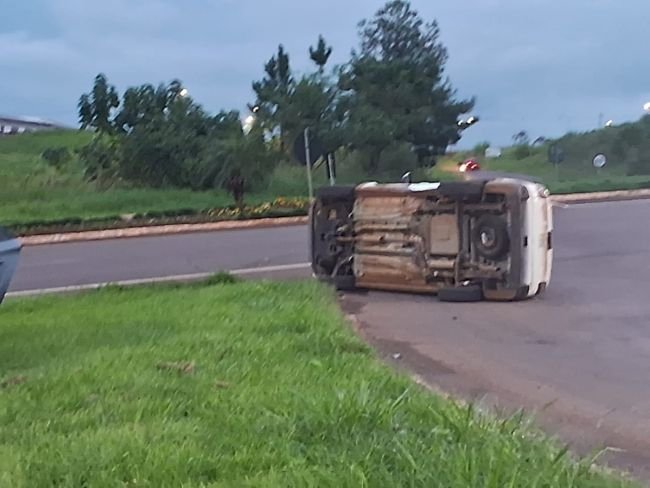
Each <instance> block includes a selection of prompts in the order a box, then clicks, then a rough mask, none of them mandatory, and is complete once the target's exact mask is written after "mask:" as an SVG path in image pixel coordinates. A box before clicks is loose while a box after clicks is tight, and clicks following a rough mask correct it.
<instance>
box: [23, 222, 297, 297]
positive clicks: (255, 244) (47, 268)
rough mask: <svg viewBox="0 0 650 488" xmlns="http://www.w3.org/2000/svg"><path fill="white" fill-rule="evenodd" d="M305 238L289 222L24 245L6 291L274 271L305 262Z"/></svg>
mask: <svg viewBox="0 0 650 488" xmlns="http://www.w3.org/2000/svg"><path fill="white" fill-rule="evenodd" d="M307 238H308V236H307V229H306V228H305V227H303V226H295V227H285V228H271V229H258V230H255V229H251V230H241V231H219V232H212V233H205V234H183V235H173V236H163V237H143V238H129V239H119V240H107V241H91V242H76V243H68V244H54V245H48V246H35V247H25V248H23V250H22V253H21V260H20V263H19V266H18V270H17V271H16V276H15V277H14V280H13V281H12V283H11V288H10V291H13V292H16V291H27V290H36V289H47V288H59V287H66V286H79V285H88V284H94V283H108V282H116V281H123V280H139V279H147V278H159V277H166V276H176V275H190V274H195V273H210V272H217V271H223V270H235V269H245V270H253V269H255V268H266V267H269V266H272V267H275V270H274V272H273V274H276V273H278V272H280V271H279V270H281V268H282V267H283V266H284V265H292V264H296V263H307V255H308V249H307V245H306V242H307ZM302 274H303V275H305V276H309V273H308V269H307V267H306V266H305V268H304V271H303V273H302Z"/></svg>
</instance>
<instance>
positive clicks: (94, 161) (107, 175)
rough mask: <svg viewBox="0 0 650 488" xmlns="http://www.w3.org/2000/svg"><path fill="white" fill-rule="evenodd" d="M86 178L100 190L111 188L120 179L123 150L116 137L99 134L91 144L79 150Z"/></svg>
mask: <svg viewBox="0 0 650 488" xmlns="http://www.w3.org/2000/svg"><path fill="white" fill-rule="evenodd" d="M79 160H80V161H81V163H82V165H83V167H84V177H85V178H86V179H87V180H88V181H91V182H94V183H96V184H97V185H98V186H99V187H100V188H104V187H107V186H111V185H112V184H113V183H115V181H116V180H117V179H118V178H119V168H120V161H121V160H122V150H121V144H120V140H119V138H118V137H116V136H109V135H106V134H97V135H96V136H95V137H94V138H93V140H92V141H91V143H90V144H88V145H86V146H83V147H82V148H81V149H79Z"/></svg>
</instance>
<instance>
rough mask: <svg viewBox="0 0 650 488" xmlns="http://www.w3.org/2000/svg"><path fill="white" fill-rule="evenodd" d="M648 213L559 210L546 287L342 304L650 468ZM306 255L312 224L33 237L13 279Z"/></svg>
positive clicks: (394, 349)
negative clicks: (469, 298)
mask: <svg viewBox="0 0 650 488" xmlns="http://www.w3.org/2000/svg"><path fill="white" fill-rule="evenodd" d="M648 222H650V201H648V200H645V201H629V202H619V203H601V204H584V205H576V206H570V207H566V208H558V209H556V212H555V227H556V230H555V233H554V240H555V243H554V244H555V261H554V272H553V278H552V281H551V284H550V287H549V289H548V290H547V293H546V295H545V296H544V297H543V298H540V299H535V300H532V301H527V302H519V303H478V304H448V303H446V304H445V303H440V302H438V301H437V300H436V299H435V298H433V297H429V296H413V295H406V294H390V293H354V294H349V295H347V296H345V297H344V298H343V305H344V309H345V310H346V311H347V312H348V313H349V314H351V315H353V316H354V317H356V320H357V321H358V323H359V324H360V327H361V328H362V331H363V333H364V334H365V335H366V337H367V338H368V340H369V341H370V342H371V343H373V344H375V345H377V346H378V348H379V350H380V351H382V352H383V353H384V354H385V355H386V357H387V358H393V357H394V356H393V355H395V354H398V355H399V356H395V357H399V360H396V361H395V362H397V363H398V364H401V365H404V366H408V367H409V368H410V369H412V370H415V371H416V372H417V373H418V374H419V375H420V376H421V377H422V378H423V379H424V380H425V381H427V382H428V383H430V384H431V385H436V386H439V387H442V388H443V389H444V390H446V391H450V392H453V393H456V394H459V395H461V396H464V397H467V398H472V399H475V400H478V401H481V402H482V403H483V404H485V405H489V406H494V405H497V406H500V407H505V408H516V407H520V406H523V407H525V408H527V409H529V410H531V409H532V410H540V419H541V422H542V423H543V424H544V425H545V426H546V427H547V428H548V429H550V430H551V431H553V432H556V433H558V434H560V435H562V436H563V437H564V438H565V439H568V440H570V441H572V442H573V443H574V445H575V447H576V448H578V449H586V448H593V447H602V446H609V447H615V448H620V449H624V450H625V452H611V453H610V459H612V460H613V461H615V462H616V463H617V465H619V466H625V467H628V468H630V469H632V470H634V471H635V473H637V474H640V475H642V476H648V477H650V473H649V472H648V471H646V472H643V467H644V466H650V387H649V386H648V378H649V377H650V297H649V296H648V295H649V294H648V291H649V290H650V286H649V285H648V284H647V283H648V276H650V225H648ZM306 261H307V234H306V229H305V228H304V227H289V228H282V229H264V230H247V231H235V232H217V233H211V234H190V235H183V236H172V237H169V236H167V237H151V238H138V239H126V240H121V241H119V240H118V241H105V242H91V243H75V244H62V245H53V246H46V247H32V248H25V249H24V254H23V256H22V262H21V264H20V267H19V270H18V273H17V276H16V278H15V281H14V283H13V288H12V289H13V290H14V291H15V290H29V289H36V288H50V287H59V286H67V285H81V284H87V283H96V282H106V281H117V280H127V279H137V278H149V277H159V276H164V275H176V274H189V273H198V272H210V271H217V270H220V269H242V268H257V267H268V266H280V268H278V269H281V267H282V266H283V265H289V264H297V263H305V262H306ZM270 274H275V273H270ZM300 274H301V275H303V276H308V275H309V273H308V270H307V268H304V270H303V271H301V273H300ZM405 317H408V320H405ZM391 360H393V359H391ZM646 469H647V468H646Z"/></svg>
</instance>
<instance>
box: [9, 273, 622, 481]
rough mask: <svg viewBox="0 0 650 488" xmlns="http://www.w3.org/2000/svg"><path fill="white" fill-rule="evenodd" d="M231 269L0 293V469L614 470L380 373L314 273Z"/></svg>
mask: <svg viewBox="0 0 650 488" xmlns="http://www.w3.org/2000/svg"><path fill="white" fill-rule="evenodd" d="M229 281H230V280H228V279H225V278H224V277H217V278H215V280H213V281H212V283H211V284H210V285H208V284H204V285H192V286H185V287H180V286H156V287H150V288H142V289H135V290H128V291H126V290H121V289H107V290H102V291H98V292H92V293H89V294H85V295H80V296H77V297H72V298H71V297H67V298H65V297H48V298H42V299H35V300H21V301H9V302H7V303H6V304H5V305H3V307H2V308H0V379H1V383H0V384H1V387H2V389H0V425H2V426H3V427H2V429H1V430H0V486H1V487H5V486H7V487H12V488H20V487H52V486H61V487H68V486H69V487H83V486H88V487H104V486H107V487H109V486H110V487H113V486H151V487H160V488H162V487H181V486H182V487H199V486H202V487H246V486H249V487H253V486H255V487H265V488H273V487H282V488H284V487H291V486H296V487H298V486H300V487H302V486H314V487H316V486H317V487H327V486H336V487H364V486H366V487H393V486H395V487H408V486H412V487H414V486H427V487H429V486H444V487H478V486H486V487H495V488H497V487H498V488H501V487H526V488H529V487H542V486H553V487H554V486H561V487H563V488H564V487H571V486H585V487H610V486H611V487H613V486H626V485H625V483H624V482H623V481H622V480H620V479H615V478H610V477H607V476H606V475H604V474H602V473H599V472H596V471H595V470H593V469H590V468H589V463H588V462H583V463H575V462H572V461H571V460H570V459H569V457H568V456H567V454H566V451H565V450H561V449H558V448H557V447H556V446H555V445H554V444H552V443H551V442H550V441H548V440H545V439H544V438H542V437H540V436H538V435H537V434H536V433H534V432H533V431H532V430H529V428H528V427H527V426H526V424H525V423H522V421H521V419H520V418H512V419H506V420H498V419H495V418H492V417H489V416H487V415H485V414H481V413H480V412H477V411H475V410H474V409H472V408H471V407H465V406H459V405H457V404H454V403H450V402H449V401H446V400H443V399H441V398H439V397H437V396H435V395H433V394H431V393H430V392H428V391H424V390H423V389H421V388H420V387H418V386H416V385H415V384H414V383H412V382H411V381H410V380H409V379H408V378H407V377H405V376H402V375H399V374H397V373H395V372H393V371H392V370H391V369H389V368H388V367H387V366H385V365H383V364H382V363H380V362H379V361H378V360H377V359H375V356H374V354H373V352H372V351H371V350H370V349H369V348H368V347H367V346H366V345H364V344H363V343H361V342H360V341H359V340H358V339H357V338H356V336H355V335H354V334H353V333H352V331H351V330H350V329H349V328H348V327H347V325H346V324H345V323H344V320H343V318H342V316H341V314H340V312H339V311H338V309H337V307H336V305H335V301H334V298H333V295H332V294H331V293H330V292H328V291H327V290H325V289H324V288H322V287H321V286H319V285H317V284H315V283H285V284H273V283H250V282H249V283H232V284H223V283H224V282H225V283H229ZM215 283H221V284H215Z"/></svg>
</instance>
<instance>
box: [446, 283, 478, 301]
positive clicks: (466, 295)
mask: <svg viewBox="0 0 650 488" xmlns="http://www.w3.org/2000/svg"><path fill="white" fill-rule="evenodd" d="M438 300H440V301H441V302H480V301H482V300H483V289H482V287H481V285H467V286H456V287H451V288H443V289H441V290H440V291H439V292H438Z"/></svg>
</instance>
